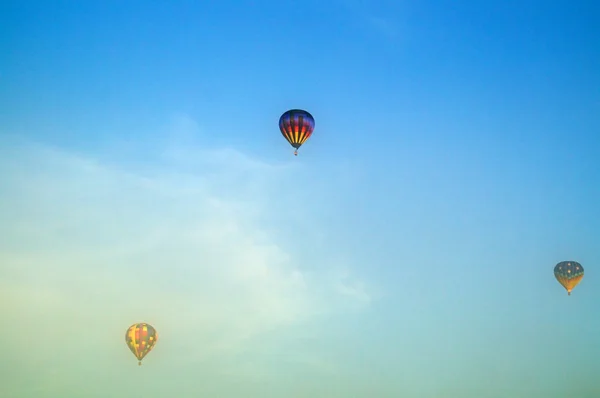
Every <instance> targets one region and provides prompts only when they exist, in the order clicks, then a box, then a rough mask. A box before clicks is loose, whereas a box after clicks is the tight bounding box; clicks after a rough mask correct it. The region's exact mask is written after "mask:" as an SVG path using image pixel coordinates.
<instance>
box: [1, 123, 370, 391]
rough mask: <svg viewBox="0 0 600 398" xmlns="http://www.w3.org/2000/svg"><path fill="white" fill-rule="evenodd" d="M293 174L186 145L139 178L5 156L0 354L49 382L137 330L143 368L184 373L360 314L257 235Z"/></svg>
mask: <svg viewBox="0 0 600 398" xmlns="http://www.w3.org/2000/svg"><path fill="white" fill-rule="evenodd" d="M192 127H193V124H192ZM193 128H196V127H193ZM290 167H297V166H288V165H270V164H267V163H264V162H261V161H258V160H255V159H251V158H249V157H247V156H245V155H243V154H242V153H240V152H237V151H235V150H232V149H221V150H210V149H206V148H203V149H201V150H199V149H198V147H192V146H188V147H187V148H184V147H182V146H177V145H171V146H170V147H169V149H168V150H167V151H165V152H164V153H163V157H162V162H161V163H157V166H154V167H151V168H145V169H144V170H143V171H140V170H135V169H131V168H127V167H124V166H122V165H118V164H115V163H114V162H113V163H106V162H103V161H102V160H100V159H93V158H91V157H88V156H82V155H77V154H74V153H69V152H68V151H63V150H59V149H52V148H49V147H45V146H42V145H30V144H26V145H19V146H12V147H11V148H5V149H4V150H3V154H2V159H1V160H0V175H1V177H0V178H1V180H2V183H1V185H2V187H3V188H2V191H3V192H2V197H1V203H2V206H1V210H0V215H1V216H2V223H1V225H0V236H1V242H2V243H0V245H1V246H0V249H1V251H0V312H1V316H2V318H3V320H4V321H5V322H6V323H4V322H3V330H2V340H1V341H2V342H3V343H0V344H2V348H3V350H4V351H6V352H7V357H8V358H9V359H10V360H12V361H15V363H16V362H17V361H22V363H29V364H31V363H32V361H33V362H36V361H37V362H38V363H40V364H41V363H46V364H48V363H53V364H54V365H53V366H52V367H51V368H50V369H49V370H47V372H49V371H50V370H52V371H54V372H55V371H56V369H58V368H59V366H58V364H57V362H56V361H58V358H62V360H65V361H66V360H67V359H66V358H69V360H75V361H77V360H82V358H83V357H85V356H86V355H88V354H90V353H91V352H95V350H100V351H102V350H108V351H109V352H110V351H111V350H121V351H126V350H127V348H126V346H125V343H124V340H123V339H124V337H123V336H124V332H125V329H126V328H127V327H128V326H129V325H130V324H131V323H134V322H138V321H147V322H149V323H151V324H153V325H155V326H156V328H157V329H158V331H159V336H160V339H159V343H158V345H157V349H156V350H155V351H153V352H152V353H151V354H150V355H149V357H151V356H155V357H157V359H156V361H157V362H158V361H159V358H158V357H160V361H167V362H168V361H182V360H183V361H184V362H186V361H187V362H192V363H193V362H194V361H206V360H208V359H210V358H216V357H222V356H224V355H237V354H239V353H240V352H243V351H244V349H245V348H247V347H248V345H249V344H251V342H252V341H253V339H256V338H260V336H261V334H264V333H268V332H272V331H274V330H277V329H278V328H284V329H282V330H289V328H290V327H294V326H298V325H301V324H302V323H303V322H306V321H309V320H310V319H315V317H318V316H319V315H323V314H324V313H328V312H331V311H338V310H341V309H343V308H345V307H346V306H347V305H348V304H355V303H361V305H365V304H368V302H369V301H370V296H369V293H368V292H367V291H366V290H365V289H364V287H362V286H361V282H352V283H350V282H348V280H347V278H349V275H347V274H346V273H343V274H340V273H338V272H336V271H333V272H332V271H327V269H326V268H325V267H324V268H323V271H322V272H319V271H316V270H315V269H314V268H311V269H305V268H303V266H302V264H299V263H298V262H296V261H294V259H293V257H292V255H291V254H290V253H289V251H287V250H286V245H282V244H281V243H280V242H278V241H277V239H275V238H274V236H273V234H272V232H271V230H270V229H269V228H264V227H261V220H262V219H264V218H265V217H268V216H269V215H268V209H269V207H270V206H271V205H273V199H272V195H271V193H272V192H275V191H277V200H285V199H286V195H287V193H286V191H285V189H282V187H283V188H285V186H286V185H285V178H284V177H285V173H286V172H287V171H288V170H287V169H289V168H290ZM289 195H293V193H291V192H290V193H289ZM290 200H292V199H290ZM302 228H309V227H307V226H306V225H303V226H302ZM310 228H313V229H315V232H316V230H317V229H319V225H312V226H310ZM290 246H291V245H290ZM328 255H332V254H331V253H329V254H328V253H323V256H324V258H327V256H328ZM4 325H6V326H4ZM40 331H43V334H44V338H43V339H40V338H38V336H39V334H40V333H41V332H40ZM122 335H123V336H122ZM121 340H123V341H121ZM7 341H10V343H8V345H7V343H6V342H7ZM49 341H50V342H51V344H49V343H48V342H49ZM190 341H193V342H194V343H193V344H190ZM161 345H162V346H163V347H161ZM78 347H79V349H78ZM15 348H17V350H14V349H15ZM161 351H162V352H161ZM115 352H116V351H115ZM158 352H161V354H158ZM182 353H185V355H183V354H182ZM124 355H130V354H129V353H128V352H127V353H126V354H124ZM182 356H185V358H181V357H182ZM127 359H129V360H132V358H127V357H125V358H123V360H124V361H127ZM59 362H60V361H59ZM312 362H314V363H319V361H318V359H313V360H312ZM240 369H241V368H240ZM245 371H248V370H247V369H246V370H245ZM47 372H45V373H44V375H39V377H40V379H39V380H41V379H44V378H48V377H49V376H48V375H49V373H47ZM257 372H258V369H257ZM58 379H59V378H58V377H57V378H55V380H58ZM39 380H38V381H39ZM13 387H14V386H13ZM7 388H8V387H7ZM14 388H16V387H14Z"/></svg>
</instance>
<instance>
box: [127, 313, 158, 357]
mask: <svg viewBox="0 0 600 398" xmlns="http://www.w3.org/2000/svg"><path fill="white" fill-rule="evenodd" d="M157 340H158V334H157V333H156V329H154V328H153V327H152V326H150V325H149V324H147V323H135V324H133V325H131V326H130V327H129V329H127V332H126V333H125V342H126V343H127V346H128V347H129V349H130V350H131V352H133V355H135V357H136V358H137V359H138V361H139V362H138V365H141V364H142V359H143V358H144V357H145V356H146V355H148V353H149V352H150V351H151V350H152V349H153V348H154V345H155V344H156V341H157Z"/></svg>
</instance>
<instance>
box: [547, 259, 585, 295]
mask: <svg viewBox="0 0 600 398" xmlns="http://www.w3.org/2000/svg"><path fill="white" fill-rule="evenodd" d="M554 276H555V277H556V280H557V281H558V282H559V283H560V284H561V285H563V287H564V288H565V289H567V293H568V294H569V296H570V295H571V291H572V290H573V289H574V288H575V286H577V285H578V284H579V282H581V280H582V279H583V267H582V266H581V264H579V263H578V262H577V261H561V262H560V263H558V264H556V267H554Z"/></svg>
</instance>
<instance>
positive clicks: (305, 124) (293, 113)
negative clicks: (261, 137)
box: [279, 109, 315, 156]
mask: <svg viewBox="0 0 600 398" xmlns="http://www.w3.org/2000/svg"><path fill="white" fill-rule="evenodd" d="M314 129H315V119H314V118H313V117H312V115H311V114H310V113H308V112H307V111H303V110H301V109H290V110H289V111H287V112H285V113H284V114H283V115H281V117H280V118H279V130H281V134H283V136H284V137H285V139H286V140H287V141H288V142H289V143H290V145H291V146H293V147H294V148H295V149H296V150H295V151H294V155H296V156H298V148H300V146H302V144H304V143H305V142H306V140H308V139H309V138H310V136H311V135H312V133H313V130H314Z"/></svg>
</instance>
